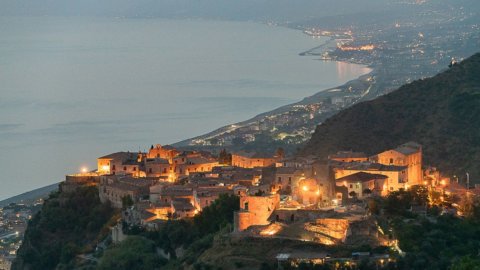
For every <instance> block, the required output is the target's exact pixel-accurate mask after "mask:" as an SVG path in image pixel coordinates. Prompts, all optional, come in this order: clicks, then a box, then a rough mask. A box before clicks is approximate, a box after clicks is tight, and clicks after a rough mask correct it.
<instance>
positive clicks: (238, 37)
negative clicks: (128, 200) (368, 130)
mask: <svg viewBox="0 0 480 270" xmlns="http://www.w3.org/2000/svg"><path fill="white" fill-rule="evenodd" d="M323 41H324V40H321V39H312V38H310V37H307V36H305V35H303V34H302V33H301V32H300V31H295V30H291V29H285V28H280V27H271V26H266V25H262V24H256V23H241V22H219V21H175V20H161V19H98V18H81V17H78V18H48V17H44V18H11V17H9V18H5V17H4V18H1V17H0V171H1V172H2V173H1V176H0V199H4V198H7V197H9V196H12V195H16V194H19V193H21V192H24V191H28V190H31V189H34V188H37V187H41V186H44V185H47V184H50V183H54V182H58V181H60V180H62V179H63V175H65V174H66V173H70V172H76V171H78V170H79V168H80V167H82V166H88V167H89V168H94V166H95V158H96V157H98V156H100V155H102V154H107V153H109V152H113V151H118V150H131V151H138V150H139V149H141V150H143V149H146V148H147V147H148V146H149V145H151V144H155V143H162V144H166V143H173V142H177V141H180V140H182V139H186V138H189V137H193V136H195V135H200V134H202V133H205V132H208V131H211V130H213V129H215V128H218V127H220V126H223V125H226V124H229V123H233V122H237V121H241V120H246V119H247V118H250V117H252V116H254V115H256V114H258V113H261V112H264V111H267V110H270V109H273V108H275V107H278V106H280V105H284V104H288V103H291V102H294V101H297V100H300V99H302V98H303V97H305V96H308V95H311V94H314V93H316V92H318V91H320V90H322V89H325V88H328V87H333V86H336V85H339V84H342V83H344V82H346V81H348V80H351V79H353V78H356V77H358V76H359V75H361V74H363V73H366V72H367V71H368V69H366V68H364V67H361V66H356V65H349V64H344V63H334V62H321V61H315V60H314V59H313V58H309V57H300V56H298V53H299V52H302V51H304V50H307V49H310V48H312V47H315V46H318V45H319V44H321V43H322V42H323Z"/></svg>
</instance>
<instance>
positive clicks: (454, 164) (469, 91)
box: [300, 54, 480, 180]
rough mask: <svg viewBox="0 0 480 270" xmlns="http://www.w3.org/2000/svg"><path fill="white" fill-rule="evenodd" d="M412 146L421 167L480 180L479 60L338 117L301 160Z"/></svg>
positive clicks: (316, 135) (309, 145) (317, 133)
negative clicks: (420, 151) (419, 153)
mask: <svg viewBox="0 0 480 270" xmlns="http://www.w3.org/2000/svg"><path fill="white" fill-rule="evenodd" d="M412 140H413V141H417V142H419V143H421V144H422V145H423V146H424V165H432V166H436V167H438V168H440V169H441V170H442V171H444V172H445V173H447V174H450V175H454V174H456V175H458V176H460V179H464V178H465V173H466V172H469V173H470V175H471V179H474V180H475V179H479V178H480V166H478V163H479V161H480V54H475V55H474V56H472V57H470V58H468V59H466V60H464V61H463V62H461V63H460V64H457V65H454V66H453V67H452V68H450V69H448V70H447V71H445V72H443V73H440V74H438V75H436V76H434V77H432V78H428V79H424V80H418V81H414V82H412V83H410V84H407V85H404V86H402V87H400V88H399V89H398V90H396V91H394V92H392V93H390V94H387V95H385V96H382V97H379V98H377V99H375V100H372V101H367V102H363V103H359V104H356V105H354V106H352V107H350V108H348V109H346V110H344V111H342V112H340V113H338V114H337V115H335V116H333V117H331V118H330V119H328V120H327V121H325V122H324V123H323V124H321V125H319V126H317V128H316V130H315V133H314V134H313V136H312V139H311V140H310V141H309V142H308V143H307V145H306V146H305V147H304V148H303V149H302V150H301V151H300V154H301V155H309V154H314V155H318V156H320V157H322V158H325V157H327V156H328V155H329V154H331V153H335V152H336V151H339V150H354V151H363V152H366V153H368V154H374V153H376V152H379V151H382V150H384V149H388V148H391V147H394V146H397V145H399V144H402V143H405V142H407V141H412Z"/></svg>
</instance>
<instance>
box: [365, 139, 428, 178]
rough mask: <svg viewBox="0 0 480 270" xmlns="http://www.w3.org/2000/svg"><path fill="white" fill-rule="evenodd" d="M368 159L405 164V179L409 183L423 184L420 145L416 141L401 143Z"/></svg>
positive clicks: (392, 163)
mask: <svg viewBox="0 0 480 270" xmlns="http://www.w3.org/2000/svg"><path fill="white" fill-rule="evenodd" d="M370 160H371V161H372V162H376V163H380V164H383V165H395V166H406V167H407V176H406V180H407V182H408V183H409V185H410V186H412V185H422V184H423V173H422V146H421V145H420V144H418V143H415V142H408V143H405V144H402V145H400V146H398V147H397V148H395V149H391V150H387V151H385V152H382V153H379V154H377V155H375V156H373V157H370Z"/></svg>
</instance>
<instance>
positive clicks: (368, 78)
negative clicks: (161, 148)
mask: <svg viewBox="0 0 480 270" xmlns="http://www.w3.org/2000/svg"><path fill="white" fill-rule="evenodd" d="M275 26H277V27H285V28H289V29H292V30H297V31H298V30H300V31H302V33H303V34H305V35H307V36H310V37H312V36H311V35H308V34H306V33H305V31H304V29H301V28H292V27H288V26H279V25H275ZM321 37H328V39H327V40H326V41H325V42H324V43H323V44H321V45H318V46H316V47H313V48H311V49H309V50H306V51H304V52H301V53H299V56H302V57H303V56H320V55H321V54H324V53H327V52H329V51H331V50H332V49H333V48H335V47H336V43H337V39H336V38H335V37H331V36H321ZM332 44H335V46H333V45H332ZM318 49H322V51H321V53H320V54H318V53H313V51H315V50H318ZM314 60H317V61H331V62H335V63H339V64H341V63H345V64H351V65H359V66H362V67H363V68H367V69H369V70H368V72H366V73H364V74H362V75H360V76H358V77H357V78H355V79H352V80H348V81H346V82H345V83H343V84H341V85H338V86H334V87H330V88H326V89H322V90H320V91H318V92H316V93H315V94H313V95H310V96H307V97H303V98H302V99H301V100H300V101H298V102H294V103H290V104H286V105H283V106H280V107H278V108H275V109H273V110H270V111H267V112H264V113H261V114H258V115H256V116H254V117H252V118H250V119H247V120H245V121H241V122H236V123H232V124H229V125H225V126H223V127H220V128H218V129H215V130H213V131H211V132H208V133H206V134H203V135H199V136H196V137H193V138H190V139H186V140H182V141H179V142H176V143H174V144H172V145H173V146H175V147H179V148H194V149H195V148H197V149H198V148H201V149H207V150H219V149H220V148H225V147H226V146H224V145H222V146H219V147H216V146H210V147H208V146H207V147H205V146H200V147H199V145H195V144H194V142H195V141H206V140H209V139H212V138H216V137H218V136H219V135H220V136H221V135H223V134H226V133H231V132H232V129H233V131H234V130H235V129H234V128H236V129H240V128H246V127H248V126H251V125H255V124H256V123H258V122H260V121H263V120H264V119H265V118H269V117H272V115H279V114H284V113H286V112H289V111H292V109H293V108H295V107H298V106H308V105H311V104H314V103H316V102H318V101H319V100H323V99H332V98H336V97H343V96H345V94H346V93H350V92H352V88H354V87H355V88H357V87H360V88H363V91H362V93H361V95H360V98H359V99H357V100H354V101H353V102H351V103H350V104H346V105H345V106H344V107H342V108H341V110H343V109H345V108H347V107H350V106H352V105H354V104H356V103H358V102H362V101H366V100H370V99H373V98H375V97H377V96H378V95H376V93H372V91H371V90H372V88H373V87H374V85H375V83H376V81H377V80H378V78H376V74H377V72H376V69H375V67H374V66H372V65H365V64H363V63H355V62H351V61H337V60H332V59H322V58H320V59H314ZM334 90H335V91H334ZM373 92H375V91H373ZM338 111H340V110H338ZM338 111H335V112H333V113H336V112H338ZM332 115H333V114H331V113H325V115H323V117H321V119H322V120H326V118H329V117H330V116H332ZM319 124H321V123H319ZM315 126H316V125H315Z"/></svg>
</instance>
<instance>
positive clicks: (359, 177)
mask: <svg viewBox="0 0 480 270" xmlns="http://www.w3.org/2000/svg"><path fill="white" fill-rule="evenodd" d="M387 178H388V177H387V176H385V175H383V174H372V173H366V172H358V173H354V174H351V175H347V176H344V177H341V178H338V179H337V180H336V181H337V182H342V181H347V182H367V181H371V180H375V179H387Z"/></svg>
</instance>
